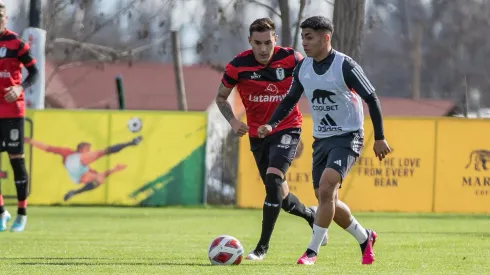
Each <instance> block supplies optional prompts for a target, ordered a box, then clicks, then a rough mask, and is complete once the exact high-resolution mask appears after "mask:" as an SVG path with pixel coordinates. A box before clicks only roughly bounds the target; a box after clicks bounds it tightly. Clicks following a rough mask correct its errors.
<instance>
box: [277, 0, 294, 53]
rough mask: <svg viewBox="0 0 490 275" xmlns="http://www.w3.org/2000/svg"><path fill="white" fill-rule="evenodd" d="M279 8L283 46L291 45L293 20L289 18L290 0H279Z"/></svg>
mask: <svg viewBox="0 0 490 275" xmlns="http://www.w3.org/2000/svg"><path fill="white" fill-rule="evenodd" d="M278 3H279V10H280V11H281V37H280V38H281V46H284V47H291V46H292V41H291V39H292V37H291V21H290V20H289V11H290V10H289V3H288V0H278Z"/></svg>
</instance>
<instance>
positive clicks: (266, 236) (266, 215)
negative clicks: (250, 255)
mask: <svg viewBox="0 0 490 275" xmlns="http://www.w3.org/2000/svg"><path fill="white" fill-rule="evenodd" d="M282 181H283V180H282V179H281V177H280V176H278V175H276V174H267V176H266V183H265V185H266V193H267V195H266V197H265V202H264V208H263V209H262V234H261V235H260V240H259V243H258V244H257V247H256V251H257V252H259V250H262V251H261V252H263V253H265V252H267V249H268V248H269V241H270V239H271V236H272V231H274V226H275V224H276V220H277V217H278V216H279V213H280V212H281V205H282V199H281V183H282Z"/></svg>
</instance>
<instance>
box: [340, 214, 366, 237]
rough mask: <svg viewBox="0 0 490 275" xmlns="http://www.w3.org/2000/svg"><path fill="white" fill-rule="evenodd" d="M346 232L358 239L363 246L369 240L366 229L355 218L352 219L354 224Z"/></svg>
mask: <svg viewBox="0 0 490 275" xmlns="http://www.w3.org/2000/svg"><path fill="white" fill-rule="evenodd" d="M345 230H346V231H347V232H349V233H350V234H351V235H352V236H353V237H354V238H356V240H357V241H358V242H359V244H363V243H364V242H365V241H366V240H367V239H368V234H367V232H366V229H364V227H362V225H360V224H359V223H358V222H357V220H356V218H354V217H352V223H351V224H350V225H349V227H347V228H346V229H345Z"/></svg>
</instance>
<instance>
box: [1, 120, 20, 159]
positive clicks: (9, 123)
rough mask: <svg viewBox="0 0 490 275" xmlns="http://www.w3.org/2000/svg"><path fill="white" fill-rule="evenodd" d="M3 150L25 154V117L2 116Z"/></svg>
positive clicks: (14, 153)
mask: <svg viewBox="0 0 490 275" xmlns="http://www.w3.org/2000/svg"><path fill="white" fill-rule="evenodd" d="M0 143H1V151H2V152H4V151H7V153H9V154H12V155H21V154H24V118H21V117H19V118H0Z"/></svg>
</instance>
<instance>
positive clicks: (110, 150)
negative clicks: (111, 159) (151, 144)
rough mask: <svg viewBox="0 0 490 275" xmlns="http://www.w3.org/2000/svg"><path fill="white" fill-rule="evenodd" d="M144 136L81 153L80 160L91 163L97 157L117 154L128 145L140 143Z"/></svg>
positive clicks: (87, 163)
mask: <svg viewBox="0 0 490 275" xmlns="http://www.w3.org/2000/svg"><path fill="white" fill-rule="evenodd" d="M142 139H143V138H142V137H141V136H139V137H136V138H134V139H133V140H131V141H130V142H126V143H119V144H115V145H112V146H109V147H107V148H106V149H103V150H97V151H92V152H85V153H82V154H81V155H80V161H81V162H82V164H83V165H89V164H90V163H92V162H94V161H96V160H97V159H99V158H101V157H103V156H105V155H110V154H115V153H118V152H120V151H121V150H123V149H124V148H126V147H128V146H135V145H138V144H139V143H140V142H141V140H142Z"/></svg>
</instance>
